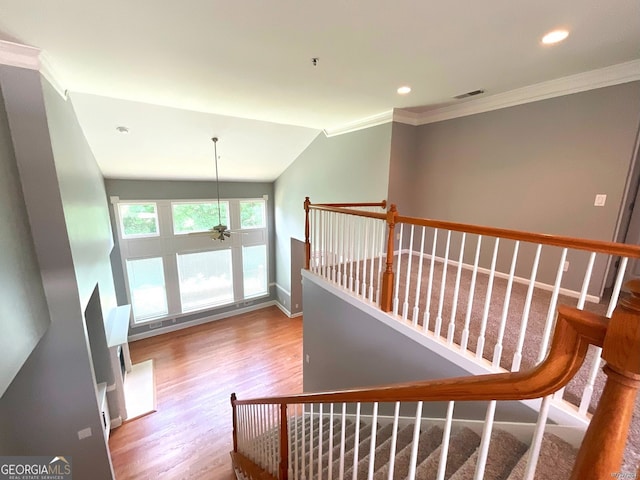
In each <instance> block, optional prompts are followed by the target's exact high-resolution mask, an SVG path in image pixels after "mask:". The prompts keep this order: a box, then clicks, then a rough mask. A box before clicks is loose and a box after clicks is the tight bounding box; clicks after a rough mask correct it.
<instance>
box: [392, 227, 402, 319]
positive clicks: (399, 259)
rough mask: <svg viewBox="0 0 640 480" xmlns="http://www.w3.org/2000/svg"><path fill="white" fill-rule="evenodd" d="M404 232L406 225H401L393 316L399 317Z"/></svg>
mask: <svg viewBox="0 0 640 480" xmlns="http://www.w3.org/2000/svg"><path fill="white" fill-rule="evenodd" d="M403 230H404V223H401V224H400V240H399V241H398V265H397V268H396V272H398V274H397V275H396V288H394V291H393V295H394V297H393V314H394V315H397V314H398V304H399V303H400V300H399V299H398V292H399V291H400V276H401V275H400V272H401V271H402V245H403V243H402V234H403Z"/></svg>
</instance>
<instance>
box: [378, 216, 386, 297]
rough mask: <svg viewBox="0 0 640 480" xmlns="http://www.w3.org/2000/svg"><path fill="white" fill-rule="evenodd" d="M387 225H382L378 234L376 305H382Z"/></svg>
mask: <svg viewBox="0 0 640 480" xmlns="http://www.w3.org/2000/svg"><path fill="white" fill-rule="evenodd" d="M385 227H386V224H385V223H380V232H379V233H378V235H379V237H378V276H377V279H378V280H377V281H376V304H378V305H380V285H381V284H382V264H383V259H384V247H385V239H384V234H385V232H386V228H385Z"/></svg>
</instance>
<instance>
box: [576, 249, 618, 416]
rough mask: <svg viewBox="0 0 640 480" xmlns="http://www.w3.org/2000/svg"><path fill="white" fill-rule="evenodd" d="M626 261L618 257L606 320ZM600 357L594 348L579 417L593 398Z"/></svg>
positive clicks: (614, 303)
mask: <svg viewBox="0 0 640 480" xmlns="http://www.w3.org/2000/svg"><path fill="white" fill-rule="evenodd" d="M628 261H629V259H628V258H627V257H620V266H619V267H618V274H617V276H616V282H615V284H614V285H613V292H611V300H610V301H609V308H608V309H607V318H611V316H612V315H613V310H614V309H615V308H616V305H617V304H618V298H619V297H620V290H621V288H622V282H623V280H624V274H625V271H626V270H627V263H628ZM601 355H602V349H601V348H600V347H595V357H594V359H593V363H592V364H591V370H590V371H589V380H588V381H587V386H586V387H585V388H584V391H583V392H582V399H581V400H580V407H579V411H580V414H581V415H586V414H587V410H589V405H590V404H591V397H592V396H593V385H594V383H595V381H596V377H597V376H598V372H599V371H600V357H601Z"/></svg>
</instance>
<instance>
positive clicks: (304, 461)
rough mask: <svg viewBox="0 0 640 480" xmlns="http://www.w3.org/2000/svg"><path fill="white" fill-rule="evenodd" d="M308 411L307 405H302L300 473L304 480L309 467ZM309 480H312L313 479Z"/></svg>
mask: <svg viewBox="0 0 640 480" xmlns="http://www.w3.org/2000/svg"><path fill="white" fill-rule="evenodd" d="M306 409H307V406H306V405H304V404H303V405H302V417H301V420H302V451H301V452H300V459H301V460H302V462H301V465H300V471H301V472H302V480H306V478H307V469H306V465H307V452H306V448H307V442H306V437H307V435H306V431H305V427H306V426H305V423H306V421H305V415H306ZM309 480H312V479H311V478H310V479H309Z"/></svg>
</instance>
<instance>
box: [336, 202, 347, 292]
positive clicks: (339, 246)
mask: <svg viewBox="0 0 640 480" xmlns="http://www.w3.org/2000/svg"><path fill="white" fill-rule="evenodd" d="M344 217H345V215H342V214H340V215H338V218H337V223H338V225H337V227H338V232H337V247H336V252H337V254H338V258H337V259H336V262H337V264H338V265H337V268H338V272H337V273H336V283H337V284H338V285H342V283H343V282H342V261H343V260H344V251H343V249H344V237H345V231H344Z"/></svg>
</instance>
